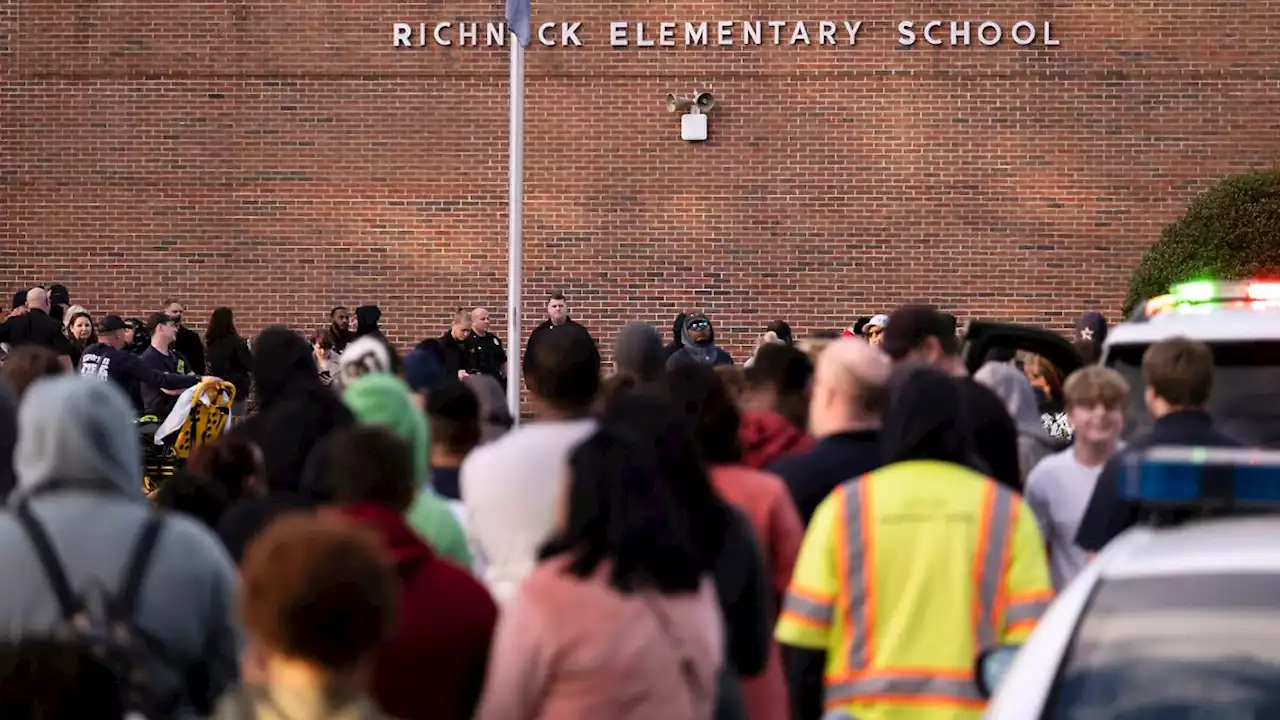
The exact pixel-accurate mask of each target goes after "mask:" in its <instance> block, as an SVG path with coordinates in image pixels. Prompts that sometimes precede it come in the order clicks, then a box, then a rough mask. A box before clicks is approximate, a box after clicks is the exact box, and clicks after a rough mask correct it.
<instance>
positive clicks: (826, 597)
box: [787, 582, 837, 605]
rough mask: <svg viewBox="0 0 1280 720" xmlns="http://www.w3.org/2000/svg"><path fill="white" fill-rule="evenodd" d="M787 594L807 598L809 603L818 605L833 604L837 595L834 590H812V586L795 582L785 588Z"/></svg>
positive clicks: (802, 598)
mask: <svg viewBox="0 0 1280 720" xmlns="http://www.w3.org/2000/svg"><path fill="white" fill-rule="evenodd" d="M787 594H788V595H795V596H796V597H798V598H800V599H801V600H808V601H809V602H811V603H817V604H819V605H834V604H835V602H836V597H837V594H836V593H834V592H827V591H825V590H814V589H813V588H807V587H804V586H803V585H800V584H798V583H795V582H792V584H791V586H790V587H788V588H787Z"/></svg>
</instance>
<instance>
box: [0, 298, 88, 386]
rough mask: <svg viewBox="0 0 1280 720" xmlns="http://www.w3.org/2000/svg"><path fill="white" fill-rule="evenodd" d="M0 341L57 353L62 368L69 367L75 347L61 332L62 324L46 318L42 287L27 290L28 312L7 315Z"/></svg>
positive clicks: (45, 300) (0, 329)
mask: <svg viewBox="0 0 1280 720" xmlns="http://www.w3.org/2000/svg"><path fill="white" fill-rule="evenodd" d="M0 342H4V343H9V346H10V347H12V348H16V347H19V346H21V345H39V346H41V347H46V348H49V349H50V350H52V351H54V352H55V353H57V354H58V358H59V362H61V363H62V365H63V367H65V368H66V369H68V370H70V369H71V368H72V363H71V357H72V355H74V354H75V352H76V351H75V347H74V346H72V344H71V341H70V340H68V339H67V336H66V335H64V334H63V332H62V323H60V322H58V321H57V320H54V319H53V318H51V317H49V293H47V292H45V289H44V288H41V287H33V288H31V289H30V290H28V291H27V311H26V312H25V313H22V314H21V315H10V316H9V319H7V320H5V321H4V322H3V323H0Z"/></svg>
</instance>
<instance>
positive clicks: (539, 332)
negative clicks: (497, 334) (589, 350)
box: [520, 318, 591, 376]
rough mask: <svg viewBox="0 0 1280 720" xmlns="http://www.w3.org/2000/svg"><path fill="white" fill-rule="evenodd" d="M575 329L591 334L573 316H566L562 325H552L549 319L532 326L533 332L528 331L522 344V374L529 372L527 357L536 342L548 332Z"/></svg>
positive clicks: (536, 344) (573, 330)
mask: <svg viewBox="0 0 1280 720" xmlns="http://www.w3.org/2000/svg"><path fill="white" fill-rule="evenodd" d="M575 331H576V332H583V333H587V336H588V337H590V336H591V333H589V332H587V329H586V328H585V327H583V326H582V325H580V324H578V323H577V322H575V321H574V319H573V318H566V319H565V321H564V324H563V325H553V324H552V323H551V320H550V319H547V320H543V321H542V322H540V323H538V327H536V328H534V329H533V332H531V333H529V341H528V342H526V343H525V345H524V358H523V359H522V360H521V365H520V367H522V368H524V371H525V373H524V374H525V375H526V376H528V374H529V372H528V371H529V357H530V356H531V355H532V354H533V349H534V348H535V347H537V346H538V343H539V342H541V341H542V340H543V339H544V338H546V337H547V335H548V334H549V333H552V332H575Z"/></svg>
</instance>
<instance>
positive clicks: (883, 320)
mask: <svg viewBox="0 0 1280 720" xmlns="http://www.w3.org/2000/svg"><path fill="white" fill-rule="evenodd" d="M888 324H889V316H888V315H875V316H873V317H872V318H871V319H870V320H868V321H867V324H866V325H863V326H862V335H863V337H865V338H866V339H867V342H869V343H871V344H872V345H879V344H880V343H881V342H883V341H884V328H885V326H886V325H888Z"/></svg>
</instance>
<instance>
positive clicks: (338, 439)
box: [0, 288, 1229, 720]
mask: <svg viewBox="0 0 1280 720" xmlns="http://www.w3.org/2000/svg"><path fill="white" fill-rule="evenodd" d="M52 290H53V289H50V291H46V290H45V289H43V288H35V289H31V290H29V291H28V292H27V293H26V294H25V295H24V307H26V308H27V309H26V311H25V312H22V313H16V314H15V315H14V316H13V317H12V318H11V319H10V320H9V321H6V323H5V324H4V325H3V326H0V333H3V334H2V335H0V339H3V340H4V341H6V342H9V343H11V344H12V345H13V347H12V349H11V352H10V354H9V357H8V360H7V361H6V362H5V365H4V366H3V368H0V492H5V493H7V494H8V498H9V500H8V505H7V509H6V511H5V512H3V513H0V569H2V570H3V572H4V574H5V576H6V578H8V580H9V581H8V582H6V583H5V588H4V589H3V590H2V591H0V628H3V629H0V635H2V637H0V640H3V641H5V644H4V646H3V648H2V649H0V716H3V717H5V718H25V717H37V716H38V717H41V718H51V717H53V718H63V717H66V718H71V717H75V718H108V717H110V718H113V719H114V718H118V717H123V716H124V713H125V712H126V711H134V712H137V713H141V714H142V716H144V717H148V718H153V719H154V718H168V717H175V718H203V717H212V718H217V719H219V720H240V719H245V718H255V717H256V718H270V719H277V718H278V719H279V720H285V719H286V718H297V719H313V718H314V719H319V718H341V719H346V718H351V719H356V718H380V717H388V718H401V719H403V720H415V719H417V718H471V717H476V718H481V719H483V720H490V719H492V720H518V719H519V718H545V719H553V718H564V719H575V720H576V719H577V718H586V717H609V718H637V719H645V720H649V719H651V718H659V717H661V718H671V720H678V719H684V718H688V719H689V720H702V719H709V718H716V719H721V718H723V719H730V718H744V719H745V718H749V719H750V720H784V719H786V718H799V719H800V720H817V719H818V718H823V717H826V716H828V714H830V713H835V714H832V715H830V716H831V717H837V716H838V717H856V718H862V719H864V720H865V719H866V718H888V717H903V716H906V715H904V714H903V713H913V712H914V713H921V712H931V713H935V714H936V715H937V716H938V717H942V716H945V717H974V718H976V717H978V716H979V715H980V713H981V709H982V707H983V701H982V699H981V697H980V696H979V695H978V691H977V688H976V685H975V684H974V682H973V675H972V668H973V662H974V658H975V656H976V655H977V654H978V652H979V651H980V650H982V649H983V648H985V647H989V646H992V645H995V644H999V643H1002V642H1016V641H1018V640H1020V639H1021V638H1023V637H1025V636H1026V634H1027V633H1029V632H1030V630H1031V628H1032V627H1034V624H1035V622H1036V621H1037V619H1038V618H1039V617H1040V615H1041V614H1042V613H1043V612H1044V610H1045V608H1046V607H1047V605H1048V603H1049V602H1050V601H1051V599H1052V598H1053V596H1054V593H1055V590H1056V589H1058V588H1061V587H1062V586H1063V585H1064V584H1065V583H1067V582H1069V581H1070V579H1071V577H1072V576H1073V575H1074V574H1075V573H1077V572H1079V570H1080V568H1081V567H1082V566H1083V564H1084V563H1085V562H1087V560H1088V557H1089V553H1090V552H1094V551H1096V550H1098V549H1099V548H1100V547H1101V546H1102V545H1103V544H1105V543H1106V542H1107V541H1108V540H1109V539H1110V538H1112V537H1114V536H1115V535H1116V534H1117V533H1118V532H1120V531H1121V530H1123V529H1124V528H1125V527H1127V526H1128V525H1131V524H1132V523H1134V522H1136V521H1137V520H1138V518H1137V517H1136V516H1135V514H1134V511H1133V510H1132V509H1131V508H1129V507H1127V506H1126V505H1125V503H1124V502H1123V500H1122V499H1121V497H1120V495H1119V493H1118V491H1116V488H1117V487H1118V479H1117V473H1118V469H1117V468H1118V461H1117V457H1118V454H1119V453H1121V452H1123V451H1124V445H1123V443H1122V442H1121V440H1120V434H1121V430H1122V427H1123V416H1124V410H1125V403H1126V402H1127V398H1128V397H1129V388H1128V386H1127V384H1126V383H1125V381H1124V379H1123V378H1122V377H1120V376H1119V375H1118V374H1116V373H1115V372H1113V371H1111V370H1108V369H1105V368H1103V367H1099V366H1096V365H1094V366H1086V367H1085V368H1083V369H1081V370H1078V371H1076V372H1075V373H1073V374H1072V375H1071V376H1070V377H1067V378H1065V379H1063V381H1062V382H1061V386H1060V389H1059V390H1057V391H1056V392H1057V393H1058V394H1059V395H1060V398H1059V399H1056V401H1057V402H1060V403H1061V406H1062V407H1061V411H1062V412H1063V413H1065V414H1066V416H1067V417H1068V419H1069V421H1070V425H1071V427H1072V428H1073V436H1072V441H1071V444H1070V445H1065V444H1064V443H1062V442H1061V441H1060V440H1056V439H1055V438H1053V437H1051V436H1050V434H1049V433H1048V432H1046V431H1045V429H1044V426H1043V424H1042V423H1041V422H1040V414H1041V412H1040V411H1041V409H1042V402H1043V396H1044V393H1037V391H1036V389H1035V387H1036V386H1035V383H1033V378H1032V377H1029V374H1028V371H1027V370H1026V369H1025V367H1023V366H1025V365H1026V363H1023V364H1022V365H1023V366H1020V365H1019V363H1018V360H1019V359H1018V358H1016V357H1013V356H1008V357H1005V356H993V357H991V358H989V360H988V362H987V363H986V364H985V365H984V366H983V367H982V369H981V370H980V371H979V372H978V373H977V374H976V376H974V377H970V376H969V375H968V373H967V372H966V371H965V369H964V367H963V365H962V363H961V362H960V357H959V350H960V341H959V339H958V337H957V328H956V321H955V318H954V317H951V316H948V315H946V314H944V313H941V312H939V311H938V310H936V309H934V308H931V307H927V306H916V305H909V306H904V307H901V308H898V309H896V310H894V311H893V312H892V313H890V314H888V315H883V316H873V317H870V318H867V321H866V322H865V323H861V326H860V327H854V328H851V329H850V330H849V331H848V332H847V333H842V332H835V333H829V334H821V335H818V336H815V337H811V338H807V339H802V340H797V339H795V338H793V337H792V334H791V329H790V327H789V326H787V325H786V323H782V322H778V323H774V324H772V325H770V327H769V328H767V329H766V332H765V336H764V337H763V338H762V339H761V342H760V343H759V347H758V349H757V350H756V352H755V353H754V354H753V356H752V357H751V358H750V360H749V361H747V362H744V363H742V364H741V365H736V364H734V362H733V359H732V358H730V357H728V354H727V353H725V352H724V351H723V350H722V349H720V348H718V347H717V346H716V345H715V340H714V337H715V336H714V330H713V328H712V325H711V322H710V319H709V318H708V317H707V316H706V315H705V314H702V313H698V312H691V313H687V314H685V315H684V316H683V317H681V318H679V319H678V320H677V322H676V323H675V327H674V328H673V329H678V331H679V332H677V333H675V334H674V337H673V338H672V340H671V341H670V342H669V343H667V342H664V338H663V335H662V333H661V332H660V331H659V330H658V329H657V328H656V327H654V326H652V325H650V324H647V323H642V322H636V323H631V324H629V325H627V326H626V327H624V328H623V329H622V330H621V331H620V332H619V333H617V335H616V337H615V338H613V341H612V345H613V347H612V357H613V367H612V370H611V371H608V370H607V369H606V368H605V367H604V363H603V362H602V357H601V351H600V347H599V345H598V343H597V341H596V339H595V338H593V336H592V335H591V333H590V332H589V331H588V330H587V329H586V328H585V327H583V326H582V325H580V324H578V323H576V322H574V321H573V320H571V319H570V318H569V315H568V310H567V304H566V303H565V299H564V297H563V296H560V295H556V296H553V297H552V298H551V299H550V300H549V302H548V318H547V320H546V321H545V322H544V323H542V324H541V325H540V326H539V327H538V328H537V329H536V330H535V331H534V333H533V334H532V336H531V337H530V338H529V340H528V342H527V345H526V347H525V351H524V353H523V354H522V356H521V358H520V362H521V363H522V372H523V376H524V379H525V381H526V384H527V389H528V391H529V395H530V397H531V406H532V416H533V417H532V419H531V420H530V421H528V422H521V423H518V424H517V423H515V422H513V419H512V418H511V416H510V415H509V414H507V412H506V406H505V405H504V403H503V399H504V398H503V396H504V393H503V385H504V383H505V382H506V367H505V364H506V361H507V358H506V352H505V350H504V349H503V346H502V343H501V342H500V341H498V340H497V338H496V337H494V336H492V335H491V334H490V333H489V328H488V325H487V323H488V314H487V313H482V312H481V309H477V310H475V311H466V310H459V311H458V312H457V313H456V314H455V316H454V319H453V323H452V326H451V327H450V328H449V329H448V330H447V331H446V332H445V333H444V334H443V335H442V336H441V337H439V338H431V339H429V340H427V341H424V342H423V343H420V344H419V345H418V346H416V347H414V348H412V349H411V350H409V351H408V352H406V353H404V354H401V353H400V352H398V351H397V349H396V348H395V347H393V346H392V344H391V343H389V342H387V341H386V339H385V338H384V337H382V334H381V331H380V330H378V321H379V313H378V311H377V308H373V307H362V308H358V309H357V310H356V311H355V313H354V316H355V325H354V329H353V327H352V325H351V323H350V320H349V317H350V315H349V313H348V312H347V310H346V309H345V308H335V309H334V310H333V311H332V313H331V314H330V323H329V325H328V326H327V327H325V328H322V329H320V330H316V331H313V332H310V333H306V334H300V333H298V332H296V331H294V330H292V329H289V328H285V327H278V326H277V327H269V328H267V329H265V330H263V331H262V332H261V333H260V334H258V335H257V337H256V338H254V339H253V341H252V343H251V344H249V343H246V341H245V340H243V339H241V338H240V336H239V335H238V334H236V332H235V329H234V319H233V317H232V314H231V311H230V310H226V311H225V312H224V311H223V309H220V310H219V311H218V312H216V313H215V314H214V318H213V320H212V321H211V322H210V323H209V326H208V329H207V332H206V338H205V342H203V343H200V338H199V337H198V336H197V337H196V342H197V343H199V344H201V354H200V356H199V357H200V359H199V364H197V361H196V360H195V359H193V358H192V357H191V356H189V355H187V354H186V351H183V350H177V349H174V348H176V347H177V346H178V345H179V344H180V343H182V342H183V340H182V338H183V331H184V330H186V328H184V327H182V323H181V318H182V313H183V309H184V308H183V307H182V305H181V303H177V302H174V303H168V304H167V305H166V307H165V308H164V311H161V312H158V313H157V314H156V315H154V316H152V317H150V318H148V319H147V320H146V322H145V323H144V324H143V325H142V326H141V327H137V328H133V327H131V326H130V324H129V322H128V321H125V320H122V319H120V318H118V317H116V316H110V315H108V316H106V317H103V318H101V319H100V320H99V321H98V322H97V323H96V326H94V325H92V324H91V329H92V330H93V332H96V335H97V337H96V342H91V340H94V339H95V338H93V337H92V334H93V333H91V334H90V335H89V336H84V329H83V327H81V326H82V325H83V323H80V322H79V320H76V319H73V320H71V322H70V323H69V324H65V323H66V320H67V319H68V318H70V317H71V316H72V315H76V313H71V312H69V311H70V308H69V307H68V308H67V309H66V311H65V312H63V313H62V314H63V319H62V320H58V319H57V318H55V317H54V316H53V315H51V314H50V308H51V305H52V304H53V303H51V302H50V295H51V294H52V295H53V297H54V299H57V295H58V294H57V293H56V292H51V291H52ZM77 312H78V311H77ZM41 316H44V318H43V319H42V318H41ZM76 316H77V317H80V316H79V315H76ZM220 318H221V319H220ZM51 323H52V324H51ZM64 324H65V327H66V328H67V330H66V331H65V332H64V330H63V328H64ZM77 327H79V329H76V328H77ZM215 327H220V328H222V330H221V331H220V332H221V334H219V333H215V332H212V331H213V330H214V328H215ZM1103 327H1104V328H1105V324H1104V326H1103ZM143 332H145V333H148V334H149V339H148V340H147V343H146V348H147V349H146V350H145V352H144V353H143V355H145V354H146V353H150V352H152V351H153V350H154V351H155V354H156V355H161V356H163V357H164V358H165V359H164V362H165V363H166V364H165V365H164V367H163V368H161V367H159V364H158V363H156V362H155V360H154V359H153V360H150V361H146V360H144V359H143V358H142V356H138V355H135V354H134V352H133V350H131V349H130V348H131V347H134V346H136V344H137V342H138V339H139V334H140V333H143ZM187 332H190V331H189V330H187ZM192 334H194V333H192ZM82 336H83V337H82ZM58 338H61V339H58ZM77 338H80V339H78V340H77ZM228 338H230V340H228ZM15 340H16V341H17V342H15ZM63 341H66V343H67V344H70V345H71V346H72V347H73V348H75V352H76V353H77V354H76V355H75V356H72V355H69V354H66V353H65V352H63V351H64V350H65V349H66V347H67V344H64V342H63ZM76 342H79V343H80V344H79V345H75V343H76ZM104 348H105V349H104ZM126 354H128V355H132V356H133V357H134V358H135V360H134V361H129V360H124V361H122V360H121V359H120V358H121V357H123V356H124V355H126ZM134 362H137V363H138V365H139V366H140V367H141V368H143V369H136V368H135V369H130V370H120V369H119V368H121V367H129V368H133V367H134V365H133V363H134ZM173 362H181V363H183V364H182V365H180V366H177V367H175V366H174V365H173V364H172V363H173ZM1206 363H1207V365H1206ZM1212 367H1213V366H1212V356H1211V355H1209V354H1208V351H1207V349H1205V348H1203V346H1200V345H1198V344H1196V343H1192V342H1189V341H1185V340H1174V341H1168V342H1165V343H1160V344H1157V345H1155V346H1153V348H1152V349H1151V350H1150V351H1149V352H1148V354H1147V357H1146V358H1145V359H1144V362H1143V373H1144V375H1143V377H1144V379H1145V381H1146V383H1147V385H1148V388H1147V398H1148V407H1149V409H1150V410H1151V411H1152V414H1153V415H1155V416H1156V417H1157V418H1159V420H1157V423H1156V434H1157V435H1159V438H1158V439H1161V441H1177V442H1199V441H1204V440H1205V438H1207V437H1208V438H1209V439H1211V440H1213V439H1215V438H1213V437H1210V436H1211V435H1212V433H1213V432H1214V431H1213V430H1212V427H1211V423H1210V422H1208V420H1207V415H1205V414H1204V413H1203V411H1202V408H1203V405H1204V402H1205V400H1206V399H1207V397H1208V388H1209V387H1210V386H1211V383H1212ZM73 368H74V369H76V371H75V372H73V371H72V370H73ZM200 370H203V371H204V373H207V375H208V376H207V377H203V378H202V377H201V372H199V371H200ZM193 371H195V372H194V373H193ZM130 373H132V374H130ZM175 378H178V379H181V380H180V381H179V380H178V379H175ZM104 380H105V381H104ZM224 380H225V381H226V382H231V383H233V384H234V385H235V387H236V388H237V391H236V395H237V397H238V398H245V397H247V396H249V395H252V397H253V403H252V407H242V408H238V409H236V410H234V411H233V412H232V415H233V418H234V422H233V423H231V424H230V427H229V429H228V430H227V431H226V432H225V433H224V434H223V435H222V436H221V437H219V438H218V439H216V440H214V441H213V442H210V443H207V444H204V445H201V446H199V447H197V448H195V450H194V451H193V453H192V454H191V456H190V458H189V460H188V461H187V463H186V465H185V467H183V468H182V469H181V471H180V472H178V473H177V474H176V475H174V476H173V477H172V478H169V479H168V480H166V481H165V482H164V483H163V485H161V486H159V487H158V488H157V489H156V490H155V491H154V492H152V493H151V494H150V495H144V493H143V489H142V474H143V470H142V461H141V453H140V452H139V438H138V434H137V426H136V421H137V420H138V418H139V416H140V414H144V413H154V412H157V411H159V412H162V411H163V403H164V402H166V401H167V400H168V399H171V398H173V397H174V393H178V392H180V388H181V387H185V386H186V385H191V384H198V383H202V382H214V381H217V382H221V381H224ZM112 381H114V382H112ZM148 387H149V388H150V390H149V392H148V393H147V394H145V395H144V394H143V392H142V389H143V388H148ZM1050 394H1051V395H1052V393H1050ZM1038 396H1039V397H1038ZM1161 433H1163V434H1161ZM1216 440H1217V441H1218V442H1220V443H1226V442H1229V441H1228V440H1227V439H1225V438H1216ZM1142 442H1147V441H1145V440H1144V441H1142ZM1140 444H1141V443H1140V442H1135V443H1134V445H1135V446H1137V445H1140ZM1095 487H1096V492H1095ZM32 708H40V709H41V712H42V713H43V714H39V715H37V714H33V710H32ZM839 713H844V715H838V714H839ZM911 716H912V717H917V716H919V717H923V716H924V715H911ZM929 716H930V717H932V716H934V715H929Z"/></svg>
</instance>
